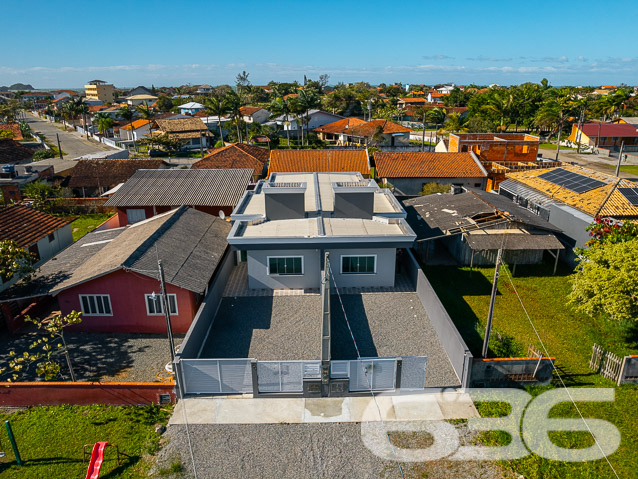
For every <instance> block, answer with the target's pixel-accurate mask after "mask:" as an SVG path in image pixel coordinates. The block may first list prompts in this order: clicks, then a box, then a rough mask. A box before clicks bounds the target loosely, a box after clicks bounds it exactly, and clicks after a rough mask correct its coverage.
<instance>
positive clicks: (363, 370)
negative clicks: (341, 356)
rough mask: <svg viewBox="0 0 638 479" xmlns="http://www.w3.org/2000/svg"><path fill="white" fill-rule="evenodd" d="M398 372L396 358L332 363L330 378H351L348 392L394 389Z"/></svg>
mask: <svg viewBox="0 0 638 479" xmlns="http://www.w3.org/2000/svg"><path fill="white" fill-rule="evenodd" d="M396 372H397V360H396V358H362V359H361V360H358V359H355V360H351V361H330V377H332V378H349V379H350V381H349V384H348V390H349V391H351V392H358V391H370V390H372V391H386V390H390V389H394V388H395V384H396Z"/></svg>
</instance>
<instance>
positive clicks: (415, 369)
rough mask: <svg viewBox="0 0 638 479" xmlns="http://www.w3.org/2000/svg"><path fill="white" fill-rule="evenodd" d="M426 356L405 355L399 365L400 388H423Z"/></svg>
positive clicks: (407, 389)
mask: <svg viewBox="0 0 638 479" xmlns="http://www.w3.org/2000/svg"><path fill="white" fill-rule="evenodd" d="M426 365H427V357H425V356H405V357H403V361H402V365H401V390H402V391H418V390H421V389H424V388H425V370H426Z"/></svg>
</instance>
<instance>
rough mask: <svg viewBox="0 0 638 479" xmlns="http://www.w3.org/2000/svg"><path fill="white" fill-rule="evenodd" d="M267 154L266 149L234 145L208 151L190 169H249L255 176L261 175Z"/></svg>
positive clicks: (240, 144)
mask: <svg viewBox="0 0 638 479" xmlns="http://www.w3.org/2000/svg"><path fill="white" fill-rule="evenodd" d="M268 156H269V152H268V150H267V149H266V148H260V147H258V146H252V145H244V144H243V143H235V144H233V145H228V146H224V147H223V148H215V149H213V150H210V152H209V154H208V155H206V156H205V157H204V158H202V159H201V160H199V161H197V162H196V163H193V165H192V166H191V168H207V169H231V168H249V169H252V170H254V172H255V174H257V175H261V173H262V172H263V171H264V165H265V164H266V162H267V161H268Z"/></svg>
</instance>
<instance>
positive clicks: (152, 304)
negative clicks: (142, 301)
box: [144, 294, 177, 315]
mask: <svg viewBox="0 0 638 479" xmlns="http://www.w3.org/2000/svg"><path fill="white" fill-rule="evenodd" d="M153 296H154V297H153ZM144 297H145V298H146V310H147V311H148V314H153V315H155V314H164V303H163V301H162V296H161V295H159V294H156V295H152V294H145V295H144ZM168 307H169V310H170V312H171V314H177V295H175V294H169V295H168Z"/></svg>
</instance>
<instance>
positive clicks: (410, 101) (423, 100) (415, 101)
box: [399, 98, 427, 103]
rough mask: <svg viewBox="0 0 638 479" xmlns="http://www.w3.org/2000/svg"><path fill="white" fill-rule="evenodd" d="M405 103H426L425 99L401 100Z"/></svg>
mask: <svg viewBox="0 0 638 479" xmlns="http://www.w3.org/2000/svg"><path fill="white" fill-rule="evenodd" d="M399 100H401V101H402V102H403V103H426V102H427V100H426V99H425V98H399Z"/></svg>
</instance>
